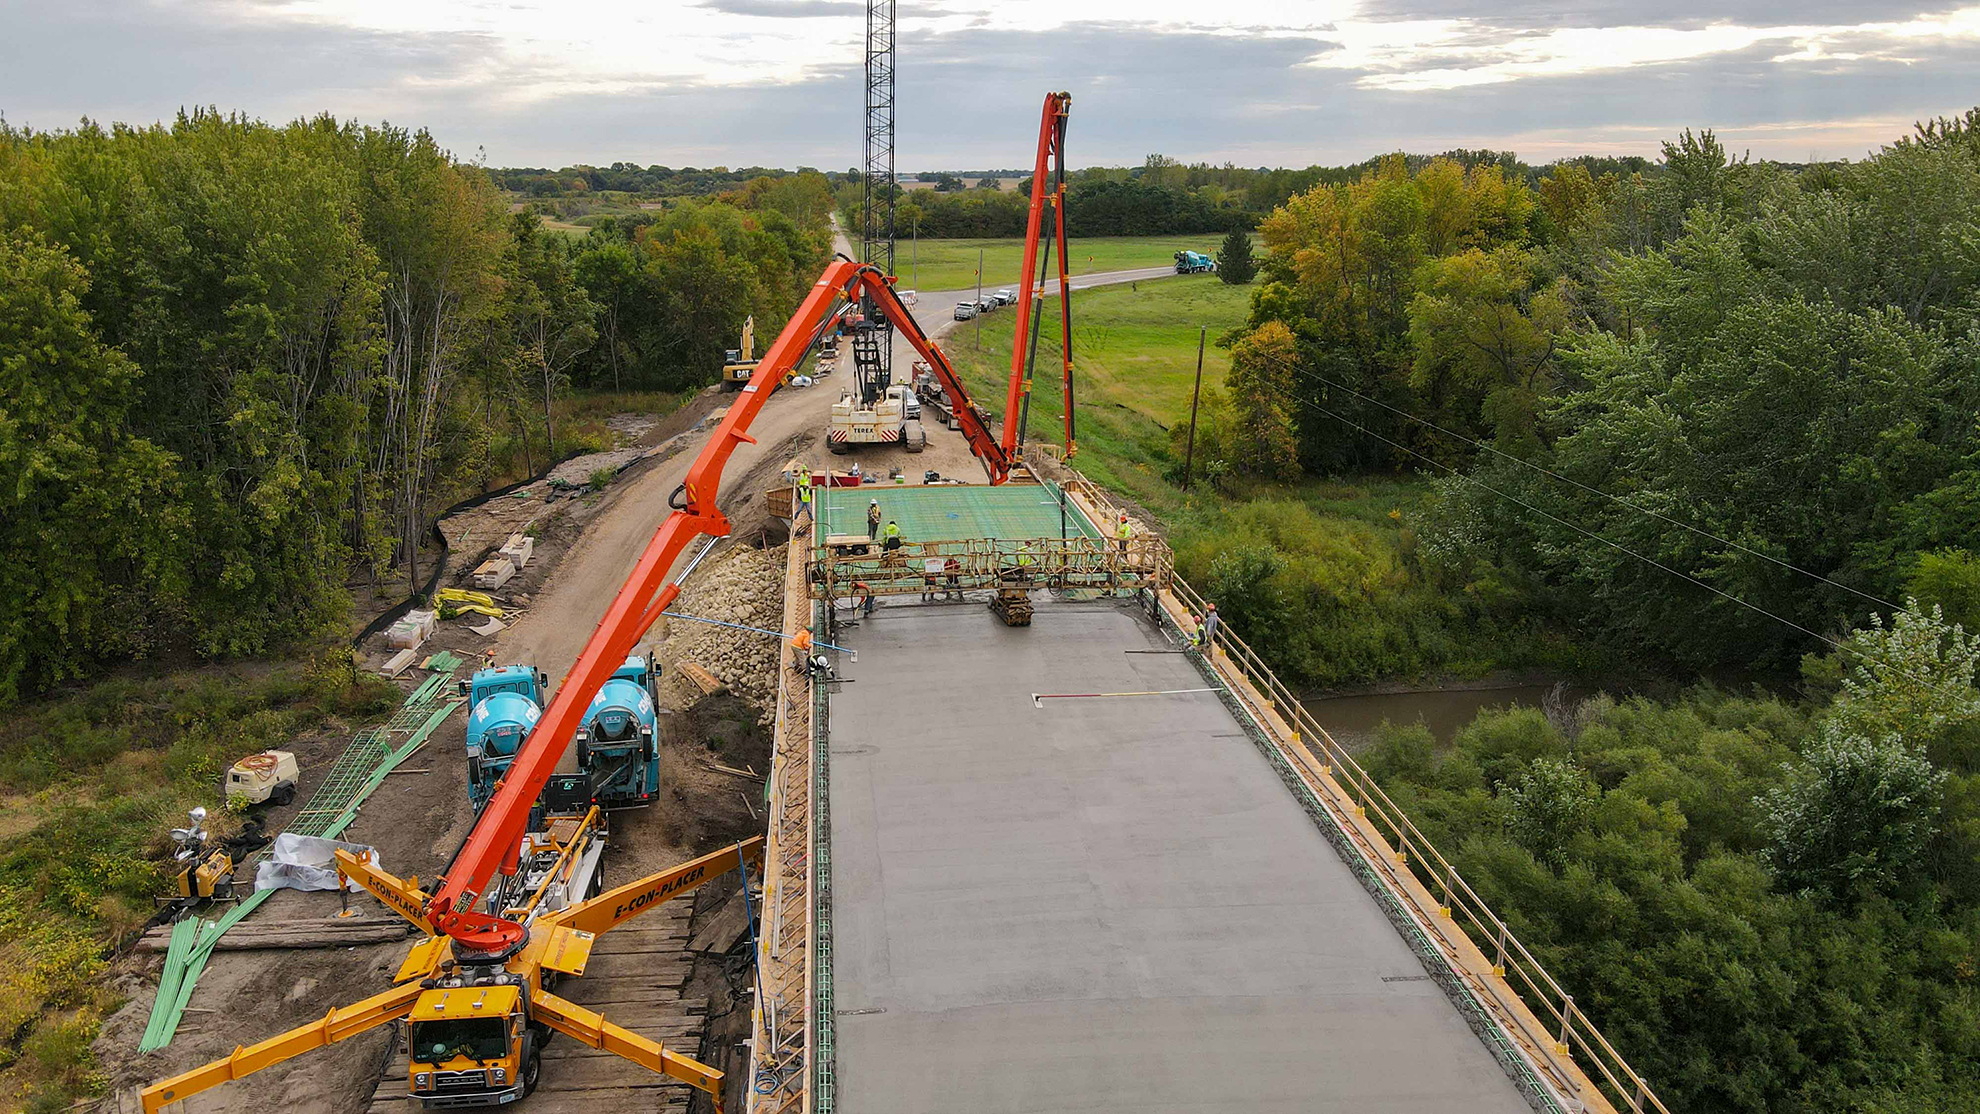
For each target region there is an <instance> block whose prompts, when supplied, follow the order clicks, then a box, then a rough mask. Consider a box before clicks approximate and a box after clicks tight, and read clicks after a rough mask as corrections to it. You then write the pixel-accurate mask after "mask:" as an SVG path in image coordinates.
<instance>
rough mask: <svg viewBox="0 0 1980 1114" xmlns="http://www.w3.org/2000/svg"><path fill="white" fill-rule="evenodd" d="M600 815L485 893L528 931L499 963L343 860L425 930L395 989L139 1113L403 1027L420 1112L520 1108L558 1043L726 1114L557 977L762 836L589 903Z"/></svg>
mask: <svg viewBox="0 0 1980 1114" xmlns="http://www.w3.org/2000/svg"><path fill="white" fill-rule="evenodd" d="M553 789H554V786H553ZM600 818H601V814H600V812H599V810H598V809H597V808H596V807H592V808H590V809H588V810H587V811H586V812H584V813H583V815H581V816H578V815H564V816H552V817H550V818H549V820H548V821H547V822H546V823H545V824H544V825H543V827H542V828H541V829H540V830H539V831H538V832H533V833H531V835H530V836H529V837H528V838H527V839H526V840H525V843H524V846H523V848H522V849H521V852H520V855H519V861H518V863H517V869H516V871H515V873H514V874H512V875H508V876H507V882H506V883H505V885H504V886H502V887H501V888H500V889H498V890H496V891H492V892H491V893H490V894H489V895H487V896H488V903H489V906H490V908H491V910H493V911H497V912H500V913H502V914H503V915H506V916H508V917H511V918H513V919H515V920H517V921H519V922H520V923H522V924H525V925H527V926H528V936H527V940H526V942H525V943H524V945H523V947H522V948H521V949H520V950H519V951H517V952H515V953H514V954H513V955H510V956H509V957H508V958H507V959H505V960H502V961H499V962H491V963H481V962H477V961H475V960H474V959H473V958H472V953H464V956H463V958H460V959H457V958H456V956H455V942H454V941H453V940H452V939H450V938H449V937H446V936H443V935H439V934H437V933H435V931H434V926H433V924H432V922H431V921H430V920H428V919H427V916H426V909H427V908H428V906H429V903H430V898H429V896H428V895H427V894H426V893H425V892H424V891H423V890H421V889H420V887H419V880H418V879H417V878H412V879H399V878H395V877H393V876H392V875H390V874H387V873H386V872H384V871H383V870H380V869H378V868H377V867H375V866H373V865H371V863H370V862H369V861H368V859H367V858H363V857H359V856H356V855H352V854H350V853H348V852H345V851H339V852H337V861H338V867H339V868H340V869H341V870H342V871H343V872H344V873H345V874H346V875H347V876H348V877H350V878H351V879H353V880H355V881H356V882H358V884H360V885H362V886H363V887H364V888H365V889H367V890H369V891H371V893H372V894H374V895H375V896H377V897H378V899H379V900H380V901H383V902H384V903H385V905H386V906H387V907H388V908H390V909H391V910H392V911H394V912H396V913H398V914H399V915H400V916H402V917H404V918H406V919H407V920H408V921H411V922H412V923H413V924H414V925H415V926H417V927H418V928H419V929H420V930H421V931H422V932H424V933H426V938H425V939H423V940H421V941H420V942H419V943H417V944H415V945H413V948H412V950H411V951H410V952H409V953H408V954H407V956H406V958H405V962H403V963H402V964H400V966H399V970H398V974H396V975H395V976H394V977H393V979H392V982H393V986H392V988H391V989H390V990H387V991H384V992H383V993H379V994H374V995H372V996H371V997H369V998H366V999H364V1000H363V1001H361V1002H356V1003H353V1004H352V1005H348V1006H343V1007H341V1008H338V1009H333V1010H331V1011H330V1012H329V1013H327V1014H325V1015H324V1016H323V1017H322V1018H321V1019H320V1020H317V1021H313V1022H311V1023H309V1024H307V1025H302V1026H298V1027H297V1028H294V1029H291V1030H289V1031H288V1032H286V1033H283V1034H281V1035H279V1036H276V1037H271V1038H269V1039H268V1040H265V1041H262V1042H260V1043H259V1044H253V1045H248V1046H246V1047H242V1048H236V1049H235V1050H234V1052H233V1054H232V1055H230V1056H227V1057H225V1058H223V1059H219V1060H214V1061H213V1062H211V1063H208V1064H204V1065H202V1066H200V1067H196V1068H194V1069H192V1070H191V1071H188V1072H184V1073H181V1074H179V1075H175V1076H173V1077H172V1078H170V1079H166V1080H163V1081H161V1082H158V1083H154V1084H152V1085H151V1086H149V1087H147V1088H145V1089H144V1094H143V1102H144V1109H145V1112H146V1114H157V1112H158V1111H161V1110H163V1109H164V1108H165V1107H166V1106H167V1105H169V1104H171V1103H174V1102H177V1101H178V1100H180V1099H183V1098H187V1097H188V1096H191V1095H194V1094H198V1093H199V1092H201V1091H205V1090H208V1089H209V1088H212V1087H217V1086H219V1085H220V1084H222V1083H226V1082H229V1081H231V1080H236V1079H240V1078H242V1077H243V1076H246V1075H249V1074H251V1073H253V1072H257V1071H260V1070H261V1069H263V1068H266V1067H270V1066H272V1065H274V1064H279V1063H281V1062H282V1061H284V1060H287V1059H290V1058H291V1057H294V1056H297V1055H300V1054H302V1053H304V1052H307V1051H309V1050H311V1049H314V1048H321V1047H323V1046H325V1045H328V1044H334V1043H335V1042H337V1041H341V1040H345V1039H348V1038H350V1037H354V1036H356V1035H357V1034H359V1033H363V1032H366V1031H369V1030H371V1029H375V1028H377V1027H379V1026H381V1025H387V1024H391V1023H393V1022H396V1021H400V1020H404V1021H405V1022H406V1023H407V1047H408V1050H409V1052H410V1056H409V1060H410V1064H409V1067H408V1069H407V1079H406V1086H407V1090H408V1094H409V1097H411V1098H413V1099H416V1100H418V1101H419V1103H420V1105H421V1108H423V1109H426V1110H446V1109H457V1108H462V1107H477V1106H501V1105H507V1104H509V1103H513V1102H516V1101H519V1100H520V1099H522V1098H523V1097H524V1096H525V1095H528V1094H529V1093H530V1092H531V1091H532V1090H534V1089H535V1087H536V1083H537V1078H538V1076H539V1074H540V1073H541V1071H542V1059H541V1057H542V1051H543V1046H544V1045H545V1044H546V1043H547V1042H548V1041H549V1040H550V1039H551V1037H552V1034H555V1033H563V1034H565V1035H567V1036H569V1037H571V1038H573V1039H575V1040H578V1041H581V1042H583V1043H584V1044H586V1045H589V1046H591V1047H592V1048H597V1049H600V1050H602V1051H605V1052H610V1053H613V1054H615V1055H618V1056H623V1057H625V1058H626V1059H628V1060H631V1061H632V1062H634V1063H636V1064H639V1065H641V1066H643V1067H646V1068H649V1069H651V1070H653V1071H655V1072H658V1073H660V1074H662V1075H665V1076H667V1077H669V1078H671V1079H678V1080H680V1081H682V1082H684V1083H687V1084H689V1085H690V1086H693V1087H696V1088H698V1089H700V1090H702V1091H706V1092H707V1093H708V1094H709V1095H710V1096H711V1097H712V1098H713V1099H714V1104H715V1109H716V1111H718V1112H719V1111H721V1110H722V1073H721V1072H719V1071H717V1070H715V1069H714V1068H711V1067H709V1066H708V1065H706V1064H703V1063H701V1062H700V1061H698V1060H695V1059H693V1058H691V1057H688V1056H683V1055H681V1054H680V1053H678V1052H674V1051H673V1050H671V1049H668V1048H666V1047H663V1046H662V1045H661V1044H660V1043H659V1042H658V1041H654V1040H651V1039H649V1038H647V1037H643V1036H641V1035H639V1034H638V1033H635V1032H632V1031H631V1030H629V1029H625V1028H622V1027H620V1026H618V1025H615V1024H613V1023H612V1022H611V1021H609V1020H607V1019H606V1018H604V1017H603V1016H601V1015H599V1014H597V1013H594V1012H592V1011H591V1010H588V1009H585V1008H584V1007H582V1006H579V1005H577V1004H576V1003H574V1002H570V1001H568V1000H566V999H563V998H560V997H558V996H557V995H555V994H553V993H551V991H552V989H553V988H554V987H555V986H556V984H557V981H558V980H559V979H560V978H563V977H567V976H578V975H582V974H584V969H585V964H586V962H587V961H588V960H589V958H590V955H591V948H592V944H593V941H594V940H596V938H597V936H598V934H599V933H602V932H608V931H610V930H611V929H614V928H616V927H618V926H619V925H621V924H624V923H625V922H627V921H629V920H631V919H632V918H634V917H636V916H638V915H639V914H641V913H643V912H646V911H647V910H649V909H653V908H656V907H658V906H659V904H660V903H662V902H665V901H667V900H670V899H672V898H675V897H679V896H680V895H682V894H685V893H688V892H689V891H691V890H693V889H694V888H696V887H697V886H699V885H701V884H702V883H703V882H706V881H708V880H710V879H712V878H714V877H715V876H717V875H719V874H722V873H724V872H725V871H729V870H733V869H736V868H738V867H739V866H741V865H742V864H744V863H748V862H754V861H756V860H758V859H760V858H761V857H762V854H763V837H761V836H758V837H756V838H754V839H750V840H746V841H744V842H742V843H739V844H737V845H735V846H734V847H730V848H727V849H725V850H721V851H717V852H715V853H713V854H709V855H703V856H702V857H700V858H698V859H694V860H691V861H689V862H686V863H682V864H681V865H679V866H676V867H672V868H670V869H668V870H663V871H661V872H659V873H657V874H653V875H649V876H648V877H645V878H641V879H639V880H638V881H635V882H629V883H627V884H625V885H623V886H619V887H617V888H615V889H611V890H606V891H604V892H602V893H597V894H595V895H594V896H589V897H585V896H584V895H585V894H587V893H588V892H590V891H593V890H595V889H596V888H597V886H596V884H595V880H596V879H597V877H598V873H597V867H598V857H599V854H600V853H601V852H602V850H603V848H604V835H603V831H602V828H601V819H600Z"/></svg>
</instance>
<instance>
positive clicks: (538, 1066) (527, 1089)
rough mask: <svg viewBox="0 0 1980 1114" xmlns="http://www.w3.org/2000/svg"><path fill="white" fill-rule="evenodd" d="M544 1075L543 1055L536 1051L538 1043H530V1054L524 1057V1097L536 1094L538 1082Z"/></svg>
mask: <svg viewBox="0 0 1980 1114" xmlns="http://www.w3.org/2000/svg"><path fill="white" fill-rule="evenodd" d="M542 1075H543V1054H542V1053H541V1052H538V1051H537V1050H536V1042H535V1041H531V1042H529V1052H528V1054H527V1055H525V1056H524V1057H523V1070H522V1087H523V1097H524V1098H528V1097H529V1096H531V1095H533V1094H535V1093H536V1081H537V1079H538V1078H540V1077H541V1076H542Z"/></svg>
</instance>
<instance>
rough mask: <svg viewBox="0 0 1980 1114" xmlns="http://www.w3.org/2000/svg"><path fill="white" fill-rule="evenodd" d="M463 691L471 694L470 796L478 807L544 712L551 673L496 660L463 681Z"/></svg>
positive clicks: (476, 807) (486, 801)
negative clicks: (488, 666)
mask: <svg viewBox="0 0 1980 1114" xmlns="http://www.w3.org/2000/svg"><path fill="white" fill-rule="evenodd" d="M461 693H462V695H464V696H466V697H467V698H468V728H467V759H468V799H469V800H470V801H472V802H473V803H474V807H475V810H476V811H477V812H478V811H480V809H481V806H483V805H485V804H487V803H488V798H489V797H490V796H492V795H494V792H495V783H496V782H497V781H500V780H501V778H502V775H503V774H505V773H507V772H508V770H509V764H510V763H511V762H513V761H515V757H516V751H518V750H520V749H522V744H523V740H524V739H526V738H528V737H529V732H530V729H531V728H533V727H535V726H536V721H537V720H538V719H541V718H542V716H543V704H544V701H545V700H547V699H548V698H549V696H550V679H549V677H548V676H546V675H545V674H544V672H543V671H542V670H540V669H537V668H535V667H533V666H529V665H503V666H494V667H490V668H487V669H480V670H476V671H475V674H474V676H473V677H472V678H471V679H469V680H466V681H462V682H461Z"/></svg>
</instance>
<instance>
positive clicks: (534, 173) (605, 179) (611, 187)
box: [488, 162, 818, 197]
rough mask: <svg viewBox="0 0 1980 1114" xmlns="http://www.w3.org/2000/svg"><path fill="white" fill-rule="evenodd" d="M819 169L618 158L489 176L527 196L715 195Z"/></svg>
mask: <svg viewBox="0 0 1980 1114" xmlns="http://www.w3.org/2000/svg"><path fill="white" fill-rule="evenodd" d="M816 173H818V172H817V171H815V170H810V169H808V168H799V169H797V170H779V169H776V168H775V167H763V166H748V167H741V168H738V169H733V170H732V169H730V168H729V167H726V166H713V167H707V168H698V167H692V166H682V167H667V166H659V165H654V166H640V165H638V164H637V163H630V162H615V163H613V164H612V165H610V166H591V165H588V164H582V163H581V164H579V165H576V166H566V167H562V168H560V169H557V170H551V169H548V168H546V167H541V166H505V167H491V168H489V170H488V176H489V178H490V179H492V180H493V181H494V183H495V188H497V189H501V190H507V191H509V192H511V193H516V194H521V195H523V196H525V197H573V196H578V197H581V196H584V195H586V194H594V193H632V194H639V195H640V196H643V197H710V196H713V195H715V194H718V193H722V192H724V191H727V190H734V189H741V188H742V187H743V186H744V185H745V184H746V183H748V182H750V181H752V180H754V179H757V178H773V179H774V178H782V177H787V176H795V175H799V174H816Z"/></svg>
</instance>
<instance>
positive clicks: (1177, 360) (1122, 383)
mask: <svg viewBox="0 0 1980 1114" xmlns="http://www.w3.org/2000/svg"><path fill="white" fill-rule="evenodd" d="M1251 290H1252V288H1251V287H1248V286H1227V285H1225V284H1224V283H1223V282H1221V281H1219V280H1218V279H1217V278H1216V277H1215V276H1213V275H1179V276H1177V277H1175V278H1165V279H1159V280H1155V281H1151V282H1145V283H1140V284H1138V286H1127V285H1123V286H1103V287H1096V288H1094V289H1091V290H1075V291H1074V292H1073V395H1074V402H1075V404H1076V405H1077V406H1078V407H1079V412H1080V420H1081V422H1082V423H1085V422H1086V421H1087V420H1088V418H1089V416H1090V415H1092V416H1097V414H1098V413H1099V412H1101V411H1107V410H1122V409H1125V410H1129V411H1132V412H1134V413H1135V414H1138V415H1140V416H1141V417H1144V418H1147V419H1149V420H1150V421H1153V422H1155V423H1158V424H1160V425H1163V426H1168V425H1172V424H1174V423H1176V422H1178V421H1187V420H1188V419H1189V399H1190V390H1191V387H1192V385H1193V383H1194V381H1195V378H1196V340H1197V336H1198V332H1199V330H1200V329H1203V328H1206V327H1207V328H1208V329H1209V340H1208V343H1207V344H1206V346H1205V348H1204V353H1203V385H1204V387H1205V388H1206V389H1208V388H1211V387H1219V388H1221V387H1222V386H1223V382H1224V373H1225V372H1226V371H1227V370H1229V368H1230V366H1231V355H1230V352H1229V351H1228V350H1226V349H1222V348H1218V347H1217V344H1216V341H1217V337H1218V336H1220V335H1221V334H1223V333H1224V332H1226V331H1228V330H1229V329H1231V328H1232V327H1234V326H1236V325H1238V324H1240V323H1242V322H1243V321H1244V319H1245V315H1246V314H1247V313H1248V312H1249V310H1250V305H1251ZM1043 313H1044V321H1043V323H1042V325H1041V326H1040V329H1039V337H1038V360H1037V364H1036V367H1035V369H1034V371H1033V388H1032V400H1031V406H1032V412H1031V420H1030V432H1031V433H1032V434H1033V435H1037V436H1049V435H1050V431H1052V430H1056V429H1059V428H1060V427H1061V424H1062V421H1061V415H1062V414H1063V413H1064V407H1063V406H1062V405H1061V387H1060V379H1059V359H1058V352H1059V300H1058V299H1057V298H1047V299H1046V300H1045V302H1044V309H1043ZM1016 320H1017V315H1016V314H1015V313H1013V312H1011V311H1010V310H1001V311H999V312H998V313H997V314H993V315H991V316H990V317H988V318H986V319H985V320H984V323H983V328H982V347H981V348H978V347H977V340H976V338H977V330H976V328H975V326H974V323H973V322H972V323H968V324H963V325H958V326H956V329H955V331H954V332H952V333H950V334H949V338H948V340H947V341H946V342H945V344H944V345H943V348H944V350H945V351H947V352H948V353H949V355H950V357H951V358H952V359H953V360H955V362H956V364H957V367H958V368H959V369H960V370H961V371H962V374H963V377H964V382H965V383H967V384H968V386H969V388H970V390H971V391H972V392H974V393H976V394H977V396H978V401H981V402H984V403H985V405H988V406H991V407H992V408H993V409H995V408H996V407H998V406H1001V405H1002V402H1001V400H1002V399H1003V396H1004V389H1003V388H1004V384H1005V383H1006V382H1008V381H1009V377H1010V366H1011V341H1012V339H1013V336H1014V333H1013V329H1014V323H1015V322H1016ZM1041 423H1043V424H1041Z"/></svg>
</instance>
